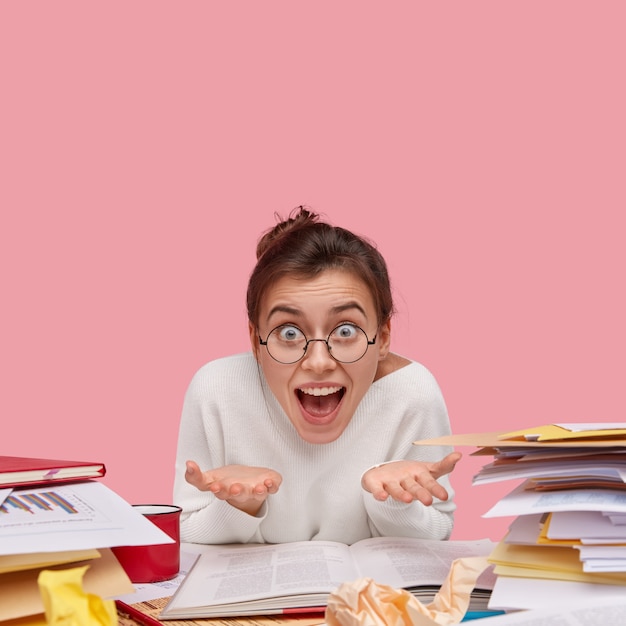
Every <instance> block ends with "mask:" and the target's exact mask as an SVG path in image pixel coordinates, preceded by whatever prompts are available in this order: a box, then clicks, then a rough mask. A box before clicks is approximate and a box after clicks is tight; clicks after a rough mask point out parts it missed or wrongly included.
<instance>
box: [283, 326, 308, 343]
mask: <svg viewBox="0 0 626 626" xmlns="http://www.w3.org/2000/svg"><path fill="white" fill-rule="evenodd" d="M278 334H279V336H280V338H281V339H282V340H283V341H297V340H298V339H302V338H303V337H304V334H303V332H302V331H301V330H300V329H299V328H298V327H297V326H281V328H279V329H278Z"/></svg>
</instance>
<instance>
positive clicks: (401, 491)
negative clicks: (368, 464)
mask: <svg viewBox="0 0 626 626" xmlns="http://www.w3.org/2000/svg"><path fill="white" fill-rule="evenodd" d="M460 458H461V453H460V452H451V453H450V454H449V455H448V456H446V457H444V458H443V459H441V461H437V462H434V463H424V462H421V461H392V462H390V463H384V464H383V465H379V466H378V467H373V468H372V469H370V470H368V471H367V472H365V474H363V478H362V479H361V486H362V487H363V489H365V490H366V491H369V492H370V493H371V494H372V495H373V496H374V497H375V498H376V499H377V500H381V501H383V500H386V499H387V498H388V497H389V496H391V497H392V498H393V499H394V500H398V501H399V502H413V501H414V500H419V501H420V502H421V503H422V504H424V505H426V506H430V505H431V504H432V503H433V497H434V498H438V499H439V500H447V499H448V492H447V491H446V490H445V489H444V487H442V486H441V485H440V484H439V483H438V482H437V478H439V477H441V476H443V475H444V474H449V473H450V472H451V471H452V470H453V469H454V466H455V465H456V464H457V462H458V461H459V459H460Z"/></svg>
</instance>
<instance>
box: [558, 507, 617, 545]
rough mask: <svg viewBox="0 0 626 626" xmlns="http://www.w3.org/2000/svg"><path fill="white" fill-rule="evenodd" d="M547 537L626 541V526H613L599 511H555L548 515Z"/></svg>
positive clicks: (584, 540) (583, 541)
mask: <svg viewBox="0 0 626 626" xmlns="http://www.w3.org/2000/svg"><path fill="white" fill-rule="evenodd" d="M546 534H547V536H548V539H580V540H581V542H582V543H583V544H584V543H586V542H587V541H588V540H590V539H594V540H597V539H604V540H606V541H605V543H606V542H607V541H609V540H610V541H613V542H614V543H626V526H615V525H614V524H612V523H611V520H610V519H608V518H607V516H606V515H602V512H601V511H557V512H555V513H552V516H551V517H550V525H549V526H548V531H547V533H546Z"/></svg>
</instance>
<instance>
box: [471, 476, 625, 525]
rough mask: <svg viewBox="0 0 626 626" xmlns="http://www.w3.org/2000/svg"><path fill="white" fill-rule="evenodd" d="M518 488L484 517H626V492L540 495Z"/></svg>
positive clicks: (595, 490)
mask: <svg viewBox="0 0 626 626" xmlns="http://www.w3.org/2000/svg"><path fill="white" fill-rule="evenodd" d="M525 485H526V483H522V484H521V485H518V486H517V487H516V488H515V489H514V490H513V491H511V493H509V494H508V495H506V496H504V497H503V498H501V499H500V500H499V501H498V502H497V503H496V504H495V506H493V507H492V508H491V509H489V511H487V512H486V513H484V514H483V517H507V516H514V515H529V514H532V513H549V512H552V511H616V512H618V513H626V492H625V491H619V490H617V489H566V490H563V491H550V492H537V491H532V490H527V491H526V490H525V489H524V486H525Z"/></svg>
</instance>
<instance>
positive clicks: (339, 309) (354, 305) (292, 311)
mask: <svg viewBox="0 0 626 626" xmlns="http://www.w3.org/2000/svg"><path fill="white" fill-rule="evenodd" d="M352 309H356V310H357V311H360V312H361V313H362V315H363V317H367V314H366V313H365V309H364V308H363V307H362V306H361V305H360V304H359V303H358V302H355V301H350V302H346V303H345V304H340V305H338V306H334V307H332V308H331V309H330V314H331V315H338V314H339V313H343V312H344V311H350V310H352ZM276 313H287V314H288V315H293V316H294V317H302V316H303V312H302V311H301V310H300V309H296V308H294V307H291V306H288V305H285V304H277V305H276V306H275V307H272V309H271V310H270V312H269V313H268V315H267V319H268V320H270V319H271V318H272V316H273V315H275V314H276Z"/></svg>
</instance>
